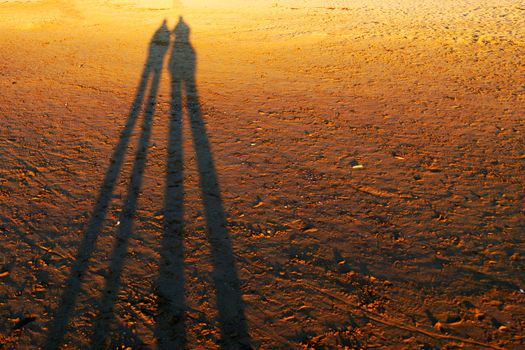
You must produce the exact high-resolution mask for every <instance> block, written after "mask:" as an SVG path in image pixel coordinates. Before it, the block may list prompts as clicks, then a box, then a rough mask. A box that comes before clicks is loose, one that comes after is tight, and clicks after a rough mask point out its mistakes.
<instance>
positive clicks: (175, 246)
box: [156, 77, 186, 349]
mask: <svg viewBox="0 0 525 350" xmlns="http://www.w3.org/2000/svg"><path fill="white" fill-rule="evenodd" d="M171 84H172V85H171V89H172V92H171V93H172V102H171V103H172V105H171V115H170V120H169V134H168V157H167V167H166V189H165V197H164V232H163V238H162V243H161V251H160V256H161V261H160V272H159V279H158V281H157V293H158V316H157V327H156V337H157V342H158V347H159V348H160V349H184V348H185V346H186V331H185V325H184V317H185V310H186V302H185V297H184V246H183V240H184V237H183V234H184V209H183V201H184V185H183V150H182V105H181V103H182V101H181V81H180V79H178V78H177V77H174V78H173V79H172V83H171Z"/></svg>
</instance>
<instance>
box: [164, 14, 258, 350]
mask: <svg viewBox="0 0 525 350" xmlns="http://www.w3.org/2000/svg"><path fill="white" fill-rule="evenodd" d="M174 33H175V42H174V44H173V49H172V53H171V57H170V61H169V70H170V73H171V89H172V95H171V98H172V101H171V115H170V121H169V135H168V159H167V161H168V165H167V176H166V192H165V208H164V211H165V212H164V216H165V223H164V237H163V242H162V246H161V265H160V266H161V267H160V276H159V281H158V287H159V291H158V292H159V310H158V311H159V316H158V319H157V328H156V332H157V339H158V343H159V347H160V348H162V349H183V348H185V346H186V332H185V325H184V320H185V300H184V281H183V278H182V276H183V265H184V261H183V259H184V254H183V209H182V208H183V206H182V203H183V183H182V179H183V176H182V175H183V172H182V171H183V166H182V159H183V150H182V144H183V142H182V124H183V123H182V119H183V110H184V108H185V109H186V112H187V114H188V118H189V121H190V127H191V133H192V141H193V146H194V148H195V153H196V156H197V166H198V171H199V176H200V187H201V196H202V200H203V203H204V209H205V218H206V224H207V231H208V239H209V241H210V244H211V252H212V263H213V273H212V277H213V283H214V287H215V291H216V300H217V308H218V312H219V316H218V317H219V319H218V322H219V327H220V331H221V343H220V346H221V348H223V349H247V348H250V337H249V334H248V327H247V324H246V320H245V315H244V303H243V300H242V294H241V288H240V281H239V277H238V275H237V270H236V267H235V258H234V254H233V250H232V244H231V241H230V237H229V235H228V230H227V228H226V225H227V222H226V215H225V212H224V206H223V202H222V199H221V192H220V188H219V183H218V180H217V172H216V168H215V163H214V160H213V155H212V151H211V147H210V142H209V139H208V134H207V131H206V126H205V123H204V120H203V118H202V112H201V107H200V103H199V95H198V91H197V86H196V82H195V72H196V61H197V59H196V54H195V50H194V49H193V46H192V45H191V42H190V28H189V26H188V25H187V24H186V23H185V22H184V20H183V18H182V17H181V18H180V19H179V22H178V23H177V25H176V27H175V30H174ZM189 238H190V239H191V237H189Z"/></svg>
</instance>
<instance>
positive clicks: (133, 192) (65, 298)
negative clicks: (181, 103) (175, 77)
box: [43, 22, 169, 349]
mask: <svg viewBox="0 0 525 350" xmlns="http://www.w3.org/2000/svg"><path fill="white" fill-rule="evenodd" d="M168 45H169V30H168V28H167V26H166V23H165V22H164V23H163V24H162V25H161V26H160V28H159V29H158V30H157V31H156V32H155V34H154V36H153V38H152V40H151V42H150V45H149V52H148V57H147V60H146V63H145V65H144V70H143V72H142V76H141V79H140V82H139V85H138V87H137V92H136V95H135V99H134V102H133V104H132V106H131V110H130V112H129V115H128V119H127V122H126V125H125V126H124V129H123V130H122V132H121V133H120V136H119V141H118V144H117V146H116V148H115V150H114V151H113V154H112V156H111V161H110V166H109V168H108V170H107V172H106V175H105V177H104V181H103V183H102V185H101V186H100V189H99V194H98V198H97V201H96V204H95V207H94V208H93V212H92V215H91V219H90V221H89V223H88V228H87V231H86V233H85V235H84V237H83V238H82V241H81V242H80V246H79V249H78V253H77V258H76V260H75V262H74V263H73V266H72V268H71V271H70V273H69V277H68V278H67V280H66V282H65V285H64V292H63V293H62V296H61V298H60V301H59V306H58V308H57V310H56V312H55V315H54V319H53V320H52V321H51V323H50V325H49V331H48V335H47V339H46V343H45V345H44V347H43V348H44V349H58V348H59V347H60V345H61V343H62V342H63V339H64V336H65V334H66V331H67V326H68V323H69V321H70V319H71V317H72V314H73V313H74V310H75V304H76V300H77V297H78V294H79V293H80V291H81V285H82V282H83V280H84V277H85V275H86V272H87V269H88V266H89V260H90V258H91V256H92V254H93V250H94V249H95V244H96V241H97V238H98V236H99V235H100V233H101V231H102V229H103V223H104V220H105V218H106V215H107V209H108V205H109V204H110V201H111V198H112V196H113V191H114V189H115V185H116V183H117V178H118V175H119V173H120V171H121V168H122V164H123V161H124V155H125V153H126V150H127V148H128V145H129V139H130V136H131V133H132V131H133V128H134V127H135V124H136V122H137V119H138V117H139V114H140V110H141V107H142V105H143V103H144V102H145V104H146V105H145V109H144V119H143V124H142V128H141V135H140V139H139V143H138V147H137V152H136V155H135V162H134V165H133V170H132V174H131V180H130V183H129V186H128V194H127V198H126V199H125V204H124V208H123V211H122V214H121V216H120V221H121V225H120V227H119V230H118V233H117V237H116V240H115V246H114V249H113V252H112V255H111V266H110V270H109V271H108V274H107V277H106V281H105V282H106V284H105V288H104V292H103V295H102V299H101V304H100V314H99V317H98V321H97V322H96V323H95V325H94V333H93V338H92V347H93V348H94V349H103V348H104V347H105V345H104V344H105V342H106V338H107V335H108V332H109V324H110V322H111V320H112V319H113V307H114V304H115V301H116V296H117V292H118V289H119V283H120V274H121V271H122V266H123V262H124V257H125V255H126V251H127V244H128V240H129V237H130V234H131V232H132V220H133V216H134V214H135V209H136V204H137V197H138V194H139V192H140V187H141V184H142V174H143V171H144V166H145V162H146V153H147V149H148V144H149V138H150V133H151V122H152V117H153V113H154V109H155V104H156V98H157V91H158V86H159V82H160V75H161V72H162V65H163V60H164V56H165V54H166V52H167V50H168ZM148 84H150V86H149V89H150V90H149V94H148V97H147V100H146V101H144V98H145V96H146V93H147V88H148Z"/></svg>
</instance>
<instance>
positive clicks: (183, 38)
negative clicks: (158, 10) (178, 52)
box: [173, 16, 190, 43]
mask: <svg viewBox="0 0 525 350" xmlns="http://www.w3.org/2000/svg"><path fill="white" fill-rule="evenodd" d="M173 33H174V34H175V42H182V43H187V42H189V41H190V27H189V26H188V24H187V23H186V22H185V21H184V18H183V17H182V16H180V17H179V21H178V22H177V25H176V26H175V29H174V30H173Z"/></svg>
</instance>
